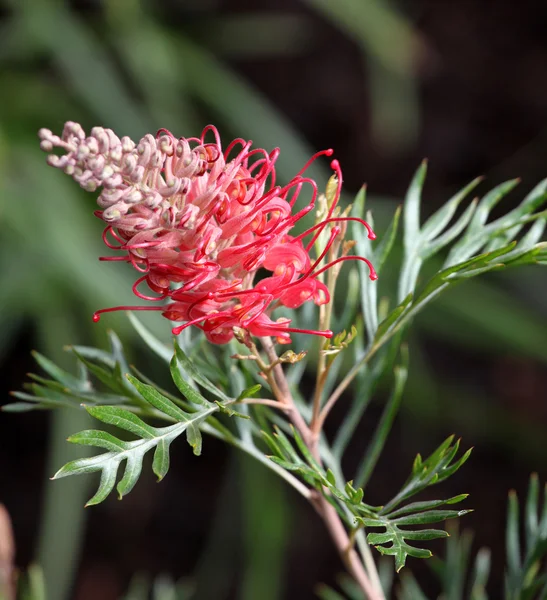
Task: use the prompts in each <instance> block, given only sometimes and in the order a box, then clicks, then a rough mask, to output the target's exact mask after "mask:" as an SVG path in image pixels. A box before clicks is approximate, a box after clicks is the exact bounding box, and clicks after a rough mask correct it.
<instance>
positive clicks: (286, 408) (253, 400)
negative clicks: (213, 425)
mask: <svg viewBox="0 0 547 600" xmlns="http://www.w3.org/2000/svg"><path fill="white" fill-rule="evenodd" d="M234 404H259V405H262V406H271V407H272V408H277V409H278V410H284V411H291V410H292V407H290V406H287V405H286V404H281V403H280V402H279V401H278V400H270V399H268V398H243V399H242V400H238V401H237V402H234Z"/></svg>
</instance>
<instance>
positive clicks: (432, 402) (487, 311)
mask: <svg viewBox="0 0 547 600" xmlns="http://www.w3.org/2000/svg"><path fill="white" fill-rule="evenodd" d="M546 27H547V6H544V5H543V3H540V2H537V1H535V0H521V2H519V3H510V2H504V3H498V4H496V5H492V4H491V3H489V2H486V1H478V2H465V3H464V2H452V3H450V2H438V1H435V0H406V1H405V0H400V1H399V2H387V0H367V1H364V0H282V1H274V0H269V1H267V0H263V1H262V2H259V3H256V2H255V3H249V2H246V1H245V0H229V1H228V0H225V1H221V0H201V1H200V2H183V1H182V0H179V1H177V0H165V1H163V2H151V1H150V2H144V1H143V2H139V1H138V0H111V1H106V0H103V1H102V2H101V1H99V0H80V1H74V2H61V1H55V0H11V1H6V0H3V1H0V226H1V234H0V363H1V364H0V369H1V372H2V378H1V386H2V392H3V394H2V398H3V400H7V392H8V391H9V390H10V389H18V388H19V387H20V385H21V383H22V381H23V379H24V377H25V373H26V372H27V371H28V370H30V369H34V366H33V364H32V360H31V358H30V350H31V349H32V348H36V349H39V350H40V351H41V352H43V353H45V354H46V355H48V356H49V357H51V358H53V359H55V360H57V361H59V362H60V363H62V364H64V365H66V366H68V365H69V361H68V358H67V356H66V353H64V352H63V350H62V348H63V345H65V344H68V343H79V344H82V343H86V344H103V343H105V338H106V336H105V332H106V328H107V327H112V328H114V329H115V330H116V331H117V332H118V334H119V335H120V337H121V338H122V340H123V341H124V343H125V344H126V346H128V345H131V343H132V340H133V341H134V333H133V332H132V330H131V329H130V327H128V324H127V322H126V320H125V318H124V317H123V316H109V317H108V319H106V318H105V319H103V320H102V321H101V323H100V324H99V325H93V323H92V321H91V315H92V313H93V311H94V310H96V309H98V308H101V307H104V306H111V305H116V304H121V303H124V302H125V300H129V298H130V287H129V284H130V282H131V281H132V279H133V275H132V273H130V272H129V270H128V269H126V268H124V267H123V266H122V265H115V264H104V263H103V264H101V263H99V262H98V261H97V257H98V256H99V255H101V254H102V242H101V239H100V233H101V231H102V227H101V223H100V222H99V221H98V220H97V219H95V218H94V217H93V215H92V210H93V206H94V201H93V198H92V197H91V196H88V195H86V194H84V193H82V192H81V190H80V189H79V188H78V186H76V185H75V184H74V183H73V182H72V181H70V180H69V179H68V178H66V177H63V176H62V175H61V174H60V173H58V172H57V171H54V170H53V169H50V168H47V167H46V164H45V156H44V155H43V154H42V153H41V152H40V151H39V149H38V141H37V136H36V132H37V130H38V129H39V128H40V127H48V128H50V129H52V130H54V131H55V132H60V131H61V129H62V126H63V123H64V121H66V120H75V121H79V122H80V123H81V124H82V125H83V126H84V128H86V129H88V128H90V127H91V126H93V125H102V126H105V127H111V128H114V129H115V130H116V132H117V133H118V134H119V135H120V136H121V135H130V136H132V137H133V138H137V139H138V138H139V137H141V136H142V135H144V134H145V133H147V132H155V131H156V130H157V129H158V128H159V127H166V128H168V129H170V130H171V131H173V132H174V133H175V134H177V135H183V136H194V135H197V134H198V133H199V132H200V131H201V129H202V128H203V126H205V125H206V124H208V123H210V122H211V123H214V124H216V125H217V126H218V128H219V129H220V131H221V134H222V136H223V139H224V141H227V140H230V139H232V138H233V137H239V136H241V137H244V138H249V139H252V140H253V141H254V142H255V143H256V144H257V145H260V146H264V147H266V148H268V149H271V148H273V147H275V146H279V147H280V148H281V150H282V152H281V156H280V159H279V163H278V164H279V176H280V178H281V179H282V180H288V179H289V178H290V177H291V176H292V175H293V174H294V173H296V172H297V171H298V170H299V169H300V167H301V166H302V165H303V164H304V163H305V162H306V160H307V158H308V157H309V156H310V155H311V154H313V153H314V152H315V151H316V150H319V149H322V148H326V147H332V148H334V149H335V153H336V156H337V158H339V160H340V161H341V164H342V167H343V170H344V175H345V182H346V191H347V193H348V195H349V194H353V193H355V192H356V191H357V190H358V189H359V187H360V186H361V185H362V183H363V182H365V181H366V182H367V183H368V186H369V188H368V189H369V193H370V198H371V199H370V208H372V209H373V211H374V215H375V221H377V222H379V223H380V227H381V224H382V223H383V222H385V219H386V218H387V217H388V216H389V215H390V214H391V213H392V212H393V210H394V209H395V207H396V205H397V203H398V202H399V201H400V198H401V197H402V194H403V193H404V190H405V187H406V186H407V185H408V182H409V181H410V178H411V176H412V173H413V171H414V170H415V168H416V167H417V166H418V164H419V161H420V160H421V159H422V158H423V157H424V156H427V157H428V158H429V159H430V162H431V168H430V174H429V180H428V182H427V184H426V193H425V203H426V207H425V210H426V212H432V211H433V210H434V209H435V208H436V207H438V206H440V204H442V203H443V202H444V201H445V200H446V199H448V197H449V196H450V195H451V194H452V193H453V192H454V191H455V190H456V189H457V188H460V187H461V186H462V185H464V184H465V183H467V182H468V181H469V180H470V179H471V178H472V177H474V176H476V175H478V174H484V175H486V176H487V179H488V184H489V185H490V186H493V185H495V184H497V183H499V182H501V181H503V180H505V179H509V178H512V177H515V176H521V177H522V178H523V184H522V188H523V189H525V190H528V189H530V188H531V187H532V185H534V184H535V183H536V182H537V181H538V180H539V179H541V178H543V177H545V176H546V175H547V164H546V161H545V160H544V156H545V150H546V147H547V140H546V133H547V130H546V126H547V43H546V42H545V36H544V31H545V28H546ZM313 175H314V176H315V177H317V178H318V179H319V180H320V181H322V182H324V181H326V178H327V177H328V175H329V171H328V168H327V164H326V163H324V164H318V165H316V166H314V170H313ZM483 189H484V188H483ZM522 193H523V192H522V191H518V192H516V193H513V197H514V200H513V201H514V202H515V203H516V202H517V201H518V199H519V198H521V197H522ZM510 202H511V200H508V201H506V204H505V207H503V208H502V210H506V209H508V208H510V206H509V204H510ZM546 291H547V276H546V274H545V273H544V272H542V271H541V270H540V269H531V270H527V269H523V270H520V271H516V272H509V273H508V274H504V275H503V276H489V277H487V278H485V279H478V280H474V281H472V282H469V283H467V284H466V285H465V286H462V287H459V288H457V289H456V290H455V291H454V292H452V293H451V294H450V295H448V296H446V297H445V298H443V299H442V300H440V301H439V302H437V303H435V304H434V305H433V306H432V307H431V308H429V309H428V310H427V311H426V312H425V313H424V315H423V316H422V317H420V319H419V321H418V322H417V323H416V326H415V329H414V334H413V338H412V340H411V357H412V358H411V378H410V381H409V384H408V388H407V392H406V395H405V400H404V406H403V412H402V413H401V415H400V417H399V419H398V421H397V423H396V426H395V429H394V431H393V433H392V438H391V439H392V444H391V446H390V450H389V452H388V453H386V455H385V456H384V457H383V459H382V461H381V463H380V469H379V472H378V473H377V475H376V477H375V479H374V480H373V482H374V483H375V485H374V487H372V488H371V493H372V494H373V495H374V498H371V499H370V501H371V502H379V503H380V502H382V500H383V499H385V498H386V496H387V495H388V494H390V493H391V492H392V491H393V490H394V489H395V488H396V487H397V485H398V483H399V482H400V481H401V480H403V479H404V477H405V474H406V472H407V469H408V467H409V465H410V463H411V460H412V457H413V456H414V454H415V453H416V452H417V451H424V452H428V451H430V450H431V449H432V448H433V447H434V444H436V443H438V442H439V441H440V440H441V439H442V438H443V437H445V436H446V435H447V434H450V433H453V432H455V433H458V434H460V435H462V436H463V438H464V442H465V444H466V446H468V445H475V446H476V451H475V454H474V457H473V459H472V460H471V461H470V463H468V464H467V465H466V467H465V469H464V470H463V471H462V472H460V473H459V474H458V476H457V477H455V478H454V479H455V481H454V482H453V483H451V482H448V484H447V486H450V485H453V486H455V493H456V492H457V493H459V492H461V491H462V489H461V488H464V490H463V491H467V492H471V493H472V505H473V506H474V508H475V509H476V512H475V513H474V516H472V517H471V518H467V520H466V523H465V525H466V526H471V527H474V528H475V529H476V530H477V535H476V542H477V544H479V543H480V544H487V545H490V546H492V547H493V551H494V554H493V558H494V563H496V560H498V561H499V563H498V567H497V568H496V567H495V568H494V577H493V581H492V589H493V590H494V591H495V590H496V589H499V586H500V582H501V561H502V549H501V544H502V536H503V522H504V511H505V495H506V491H507V489H508V488H509V487H512V486H514V487H516V488H517V489H518V490H519V491H522V490H523V489H524V487H525V485H526V480H527V477H528V473H529V472H530V471H534V470H535V471H538V472H539V473H540V476H542V479H544V480H545V478H546V477H547V446H546V445H545V443H544V439H545V427H546V426H547V402H546V401H545V392H544V390H545V388H546V387H547V366H546V365H547V327H546V312H547V303H546V302H545V298H546ZM124 294H125V295H124ZM160 326H162V327H165V330H166V331H165V334H166V335H167V334H168V329H167V326H166V325H165V324H161V325H160ZM132 358H133V360H134V361H135V362H136V364H138V365H139V366H140V367H141V368H144V367H145V366H146V367H148V370H149V371H150V373H149V374H152V375H154V374H156V376H157V378H159V379H161V377H165V374H162V373H161V371H160V367H159V365H156V364H155V363H154V362H153V359H151V358H150V356H149V354H145V352H144V350H142V349H141V348H140V347H139V345H138V343H136V342H135V345H134V347H133V349H132ZM154 371H155V373H154ZM341 409H343V407H340V406H339V410H341ZM376 410H377V414H379V412H380V410H381V406H378V407H377V409H376ZM373 412H374V411H373ZM339 416H340V414H338V418H339ZM85 418H86V417H85V416H84V415H83V414H81V413H80V412H77V411H73V412H70V413H66V414H65V413H63V412H60V413H57V414H54V415H47V414H39V413H32V414H30V415H18V416H16V415H3V416H1V418H0V440H1V442H0V444H1V450H0V501H2V502H4V503H5V504H6V506H7V508H8V510H9V511H10V513H11V515H12V519H13V523H14V529H15V535H16V541H17V547H18V554H17V563H18V565H19V566H21V567H25V566H26V565H27V564H28V563H29V562H30V561H31V560H34V559H36V560H38V561H39V562H40V564H42V565H43V567H44V570H45V575H46V579H47V582H48V591H49V599H50V600H66V599H68V598H74V599H76V600H92V599H93V600H94V599H96V598H98V597H100V598H102V599H103V600H111V599H112V600H114V599H116V598H120V597H121V596H122V594H123V591H124V590H125V589H126V588H127V586H128V583H129V580H130V578H131V576H132V575H133V574H134V573H136V572H140V573H144V574H147V575H149V576H151V577H155V576H156V575H158V574H162V573H163V574H168V575H170V576H171V577H173V578H174V579H179V578H183V579H184V580H185V582H186V583H185V587H184V590H186V591H184V592H183V595H182V596H181V597H187V598H190V597H192V598H197V599H212V598H214V599H215V600H223V599H228V598H238V599H242V600H256V599H260V600H278V599H284V598H287V599H292V598H295V599H296V598H298V599H307V598H313V597H314V595H313V586H314V584H315V583H316V582H319V581H327V582H332V581H333V578H334V576H335V575H336V573H337V572H338V571H340V570H341V565H340V564H339V562H338V559H337V558H336V556H335V554H334V552H333V551H332V549H331V548H330V544H329V541H328V539H327V536H326V534H325V532H324V531H323V530H322V526H321V524H320V522H319V521H318V519H316V517H315V515H314V514H313V511H312V510H311V509H309V507H307V506H305V505H303V504H302V503H301V502H300V500H299V499H298V498H296V497H295V494H294V493H293V492H292V491H291V490H285V489H284V488H283V486H282V485H281V484H280V483H279V482H277V481H276V480H274V479H273V477H272V476H271V475H270V474H269V473H265V472H263V471H262V470H261V468H260V467H259V466H258V465H254V464H251V463H250V462H249V461H248V460H243V459H241V458H240V457H238V456H237V455H234V454H233V453H232V452H231V451H230V450H228V449H227V448H225V447H223V446H222V445H221V444H217V443H215V441H214V440H209V441H208V444H207V448H206V450H205V453H204V456H203V457H201V458H199V459H196V458H195V457H193V456H190V455H189V453H188V452H187V451H186V448H184V447H183V446H184V445H181V447H180V448H178V449H177V448H174V449H173V462H174V466H173V468H172V471H171V472H170V474H169V477H168V478H167V479H166V480H165V481H164V482H163V483H162V484H161V485H160V486H156V485H155V484H154V481H153V477H152V475H151V473H150V474H149V473H147V474H145V475H143V477H142V479H141V481H140V483H139V485H138V486H137V488H136V489H135V491H134V492H133V493H132V494H131V496H129V497H128V498H126V499H124V501H123V503H118V502H117V501H116V500H115V499H114V498H111V499H109V500H108V501H107V502H105V503H104V505H101V506H99V507H96V508H93V509H90V510H88V511H85V514H84V510H83V509H82V506H83V504H84V501H85V499H86V498H87V497H88V496H89V489H88V485H89V483H90V482H89V481H88V480H87V479H86V478H82V480H81V481H80V480H73V479H72V478H71V479H69V480H62V481H60V482H56V483H55V484H51V483H49V482H48V479H47V477H48V476H49V475H51V474H52V473H53V472H54V471H55V469H56V468H57V467H58V466H60V465H61V464H62V463H63V462H64V461H66V460H68V458H69V457H70V456H71V454H70V453H71V448H69V447H68V445H67V444H66V443H65V441H64V440H65V438H66V435H68V434H69V433H73V432H74V431H77V430H79V429H82V428H83V427H85V426H86V423H85ZM336 419H337V417H336V414H335V415H334V418H333V425H332V426H333V427H334V426H335V425H336ZM371 426H372V425H371V424H370V423H365V424H364V425H363V429H362V432H361V433H360V434H359V435H361V439H362V443H359V436H358V439H357V442H356V450H362V448H363V447H364V445H365V439H366V435H367V432H368V431H370V430H371ZM349 466H350V467H351V465H349ZM382 467H383V469H382ZM456 488H457V489H456ZM446 493H447V494H450V490H449V489H448V490H446ZM486 511H489V514H490V517H489V518H488V519H485V518H481V514H485V512H486ZM411 566H412V567H413V568H415V571H416V572H417V574H418V577H422V576H423V577H425V578H426V581H427V573H426V567H425V566H424V565H423V564H416V561H415V562H414V563H413V564H412V565H411ZM192 590H193V591H192ZM192 594H194V595H192ZM136 598H137V596H136V595H135V596H131V597H130V600H136Z"/></svg>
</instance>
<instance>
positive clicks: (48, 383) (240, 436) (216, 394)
mask: <svg viewBox="0 0 547 600" xmlns="http://www.w3.org/2000/svg"><path fill="white" fill-rule="evenodd" d="M132 321H133V324H134V325H136V326H137V327H138V330H137V332H138V333H139V334H141V336H142V339H143V340H144V341H146V342H147V343H150V345H151V347H152V348H154V349H155V350H156V351H157V352H158V354H159V355H160V356H161V357H162V358H163V359H164V360H165V362H166V363H167V364H169V366H170V372H171V378H172V380H173V382H174V384H175V386H176V387H177V388H178V391H179V392H180V396H179V395H175V394H172V393H171V392H169V391H167V390H164V389H162V388H161V387H159V386H158V385H156V384H154V383H153V382H152V381H150V380H149V379H148V378H147V377H146V375H144V374H142V373H140V371H138V370H137V369H136V368H134V367H132V368H131V369H130V367H129V366H128V364H127V360H126V358H125V354H124V351H123V348H122V345H121V343H120V341H119V339H118V338H117V336H116V335H115V334H114V333H113V332H110V333H109V337H110V344H111V350H110V351H105V350H100V349H98V348H91V347H82V346H76V347H71V348H68V350H69V351H70V352H72V353H73V355H74V357H75V359H76V361H77V366H78V375H77V376H75V375H72V374H71V373H68V372H67V371H65V370H64V369H61V368H59V367H58V366H57V365H55V364H54V363H52V362H51V361H50V360H48V359H47V358H45V357H43V356H42V355H41V354H39V353H34V357H35V359H36V361H37V362H38V364H39V366H40V367H41V368H42V369H43V370H44V371H46V373H47V375H48V376H49V378H47V377H43V376H40V375H34V374H30V375H29V376H30V378H31V379H32V382H31V383H28V384H25V388H26V389H25V391H24V392H19V391H15V392H12V395H13V396H14V397H15V398H16V399H17V401H16V402H13V403H11V404H7V405H5V406H3V407H2V410H3V411H5V412H25V411H29V410H44V409H52V408H73V409H74V408H75V409H81V408H82V407H83V408H85V410H86V411H87V412H88V413H89V414H91V415H92V416H93V417H94V418H96V419H98V420H99V421H101V422H103V423H105V424H106V425H109V426H113V427H116V428H118V429H121V430H124V431H127V432H128V433H131V434H133V435H134V436H136V437H137V438H138V439H136V440H130V441H127V440H125V439H123V440H122V439H120V438H119V437H116V436H114V435H112V434H111V433H110V432H109V431H103V430H86V431H82V432H79V433H77V434H75V435H73V436H70V438H69V440H68V441H70V442H72V443H75V444H81V445H86V446H94V447H97V448H103V449H105V450H106V451H107V452H105V453H103V454H99V455H97V456H93V457H89V458H84V459H79V460H75V461H71V462H69V463H68V464H66V465H65V466H63V467H62V468H61V469H60V470H59V471H58V472H57V473H56V474H55V476H54V479H59V478H60V477H67V476H69V475H79V474H85V473H91V472H95V471H100V472H101V481H100V485H99V489H98V491H97V493H96V494H95V495H94V496H93V498H92V499H91V500H90V501H89V502H88V505H91V504H97V503H99V502H102V501H103V500H104V499H105V498H106V497H107V496H108V494H109V493H110V492H111V491H112V490H113V488H114V486H115V485H116V475H117V471H118V468H119V466H120V464H121V463H122V462H123V461H126V465H125V472H124V476H123V477H122V479H121V480H120V481H119V482H118V484H117V486H116V489H117V492H118V495H119V497H123V496H124V495H125V494H127V493H129V492H130V491H131V489H132V488H133V487H134V485H135V484H136V482H137V480H138V478H139V476H140V474H141V467H142V460H143V458H144V455H145V454H146V453H147V452H148V451H150V450H152V449H153V450H154V458H153V462H152V470H153V471H154V473H155V474H156V475H157V477H158V479H162V478H163V477H164V476H165V475H166V474H167V471H168V469H169V446H170V444H171V443H172V442H173V441H174V440H175V439H176V438H177V437H179V436H180V435H182V434H183V433H184V434H185V435H186V439H187V441H188V443H189V444H190V446H191V447H192V448H193V451H194V453H195V454H199V453H200V452H201V445H202V435H201V434H202V432H204V433H207V434H209V435H212V436H214V437H217V438H220V439H222V440H223V441H225V442H227V443H229V444H231V445H233V446H235V447H236V448H239V449H240V450H242V451H244V452H246V453H248V454H250V455H251V456H253V457H254V458H256V459H257V460H258V461H260V462H261V463H262V464H265V465H266V466H267V467H268V468H270V469H272V470H274V471H275V472H276V473H278V474H279V475H280V476H281V477H282V478H284V479H285V480H286V481H288V482H289V483H290V484H292V485H293V487H295V488H296V489H297V491H299V492H300V493H302V494H304V495H306V493H307V490H306V488H305V487H304V486H303V485H302V484H301V483H300V482H299V481H297V480H296V479H295V478H294V477H292V476H291V475H288V474H286V473H285V472H284V470H283V469H281V468H280V467H278V466H276V465H274V464H273V463H272V462H271V461H270V460H268V459H267V458H266V457H265V456H264V453H263V451H262V449H261V448H260V447H259V446H257V444H256V443H255V440H258V439H261V436H260V430H259V429H258V428H257V427H256V426H255V425H254V424H253V423H250V422H248V420H249V416H248V415H247V414H244V413H243V412H239V411H238V410H234V408H233V405H234V404H236V403H237V402H239V401H240V400H242V399H244V398H248V397H250V396H253V395H255V394H256V393H257V392H258V390H259V389H260V388H261V386H260V385H259V384H256V383H254V382H253V381H252V379H251V378H250V377H249V374H248V373H243V372H241V371H239V370H238V369H237V368H236V367H234V368H233V369H232V373H231V375H232V376H233V378H234V380H237V381H238V382H239V383H238V385H237V386H236V388H237V390H236V389H235V388H234V386H233V380H232V382H230V380H229V379H228V378H227V377H226V376H225V374H223V373H222V371H221V370H220V366H219V364H218V362H216V361H215V359H214V357H213V358H211V360H209V361H208V364H206V363H205V362H204V361H203V360H200V359H199V357H198V356H194V357H190V356H189V355H187V354H186V353H185V352H184V351H183V349H182V347H181V346H180V344H179V343H177V342H175V345H174V349H173V351H172V352H171V353H165V352H163V350H162V348H163V345H162V343H161V342H160V341H159V340H157V339H156V338H155V337H154V336H153V335H152V334H151V332H150V331H148V330H147V329H146V328H145V327H144V326H143V325H142V324H140V323H139V322H138V321H137V320H136V319H135V318H134V317H133V319H132ZM199 348H200V346H199V345H197V346H196V347H194V351H196V349H199ZM196 354H197V353H196ZM200 354H203V352H201V353H200ZM205 356H206V357H207V354H206V353H205ZM208 358H209V357H208ZM130 370H132V371H133V372H134V373H135V374H136V375H137V377H135V376H133V375H131V374H130V373H129V371H130ZM207 372H210V374H211V373H212V375H213V376H215V375H216V381H218V384H214V383H213V382H212V380H211V379H210V378H209V377H208V376H207V375H206V374H205V373H207ZM230 384H232V385H231V387H232V388H234V390H235V391H236V393H234V394H233V395H230V394H229V393H228V392H227V391H225V390H228V389H229V387H230ZM200 390H203V393H202V392H201V391H200ZM204 394H206V395H207V396H209V397H211V398H212V399H211V400H210V399H208V398H207V397H206V396H205V395H204ZM242 406H243V405H242ZM242 410H243V409H242ZM215 413H217V414H215ZM221 415H226V416H227V417H233V416H237V417H239V419H238V420H243V421H247V424H246V425H240V426H239V427H238V428H237V429H238V430H237V431H234V430H233V428H231V427H230V426H227V425H225V424H223V422H222V420H221V418H220V417H221ZM143 419H146V421H145V420H143ZM151 420H152V421H158V420H159V421H167V422H168V423H169V425H168V426H164V427H155V426H152V425H150V424H149V421H151Z"/></svg>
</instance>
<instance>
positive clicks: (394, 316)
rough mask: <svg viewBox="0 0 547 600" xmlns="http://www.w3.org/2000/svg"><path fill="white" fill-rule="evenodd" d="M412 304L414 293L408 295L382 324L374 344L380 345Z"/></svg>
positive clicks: (377, 331)
mask: <svg viewBox="0 0 547 600" xmlns="http://www.w3.org/2000/svg"><path fill="white" fill-rule="evenodd" d="M411 302H412V293H410V294H408V296H407V297H406V298H405V299H404V300H403V301H402V302H401V303H400V304H399V305H398V306H397V307H396V308H394V309H393V310H392V311H391V312H390V313H389V315H388V316H387V317H386V318H385V319H384V320H383V321H382V322H381V323H380V325H379V326H378V329H377V330H376V335H375V336H374V343H375V344H376V343H378V342H379V341H380V340H381V339H382V338H383V337H385V335H386V334H387V332H388V331H389V330H390V328H391V327H392V325H394V324H395V323H396V322H397V321H398V320H399V318H400V317H401V315H403V313H404V312H405V311H406V309H407V308H408V307H409V306H410V305H411Z"/></svg>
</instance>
